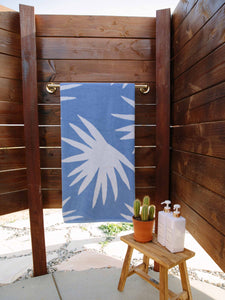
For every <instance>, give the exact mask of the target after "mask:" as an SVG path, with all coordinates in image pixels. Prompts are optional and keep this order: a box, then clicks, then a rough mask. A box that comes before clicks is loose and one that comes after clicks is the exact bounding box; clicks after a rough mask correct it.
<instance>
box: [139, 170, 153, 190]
mask: <svg viewBox="0 0 225 300" xmlns="http://www.w3.org/2000/svg"><path fill="white" fill-rule="evenodd" d="M155 170H156V169H155V168H151V167H150V168H149V167H146V168H135V187H137V188H140V187H149V186H155V173H156V171H155Z"/></svg>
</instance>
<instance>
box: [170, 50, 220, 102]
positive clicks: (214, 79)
mask: <svg viewBox="0 0 225 300" xmlns="http://www.w3.org/2000/svg"><path fill="white" fill-rule="evenodd" d="M224 51H225V44H223V45H222V46H220V47H219V48H217V49H216V50H215V51H213V52H212V53H210V54H209V55H208V56H206V57H205V58H204V59H202V60H201V61H200V62H198V63H197V64H195V65H194V66H193V67H191V68H190V69H188V70H187V71H186V72H185V73H183V74H181V76H180V77H178V78H177V79H176V80H174V99H175V101H176V100H179V99H182V98H184V97H187V96H190V95H192V94H194V93H197V92H199V91H201V90H203V89H206V88H208V87H210V86H213V85H216V84H218V83H220V82H222V81H224V80H225V60H224Z"/></svg>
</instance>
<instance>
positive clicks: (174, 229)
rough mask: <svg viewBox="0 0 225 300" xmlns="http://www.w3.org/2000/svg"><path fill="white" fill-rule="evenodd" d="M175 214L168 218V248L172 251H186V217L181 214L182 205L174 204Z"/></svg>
mask: <svg viewBox="0 0 225 300" xmlns="http://www.w3.org/2000/svg"><path fill="white" fill-rule="evenodd" d="M173 208H174V211H173V214H172V215H171V216H170V217H169V218H168V219H167V235H166V248H167V249H168V250H169V251H170V252H172V253H176V252H181V251H184V237H185V224H186V220H185V218H183V217H181V216H180V211H179V208H180V205H179V204H175V205H174V206H173Z"/></svg>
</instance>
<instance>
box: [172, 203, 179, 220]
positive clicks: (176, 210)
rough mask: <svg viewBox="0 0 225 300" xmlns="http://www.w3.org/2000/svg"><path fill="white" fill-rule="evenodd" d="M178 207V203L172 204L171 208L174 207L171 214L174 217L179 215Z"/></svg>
mask: <svg viewBox="0 0 225 300" xmlns="http://www.w3.org/2000/svg"><path fill="white" fill-rule="evenodd" d="M179 208H180V204H174V206H173V209H174V212H173V216H174V217H175V218H179V217H180V211H179Z"/></svg>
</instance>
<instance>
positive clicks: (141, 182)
mask: <svg viewBox="0 0 225 300" xmlns="http://www.w3.org/2000/svg"><path fill="white" fill-rule="evenodd" d="M41 186H42V188H43V189H59V188H60V187H61V169H41ZM135 186H136V187H149V186H155V168H135Z"/></svg>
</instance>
